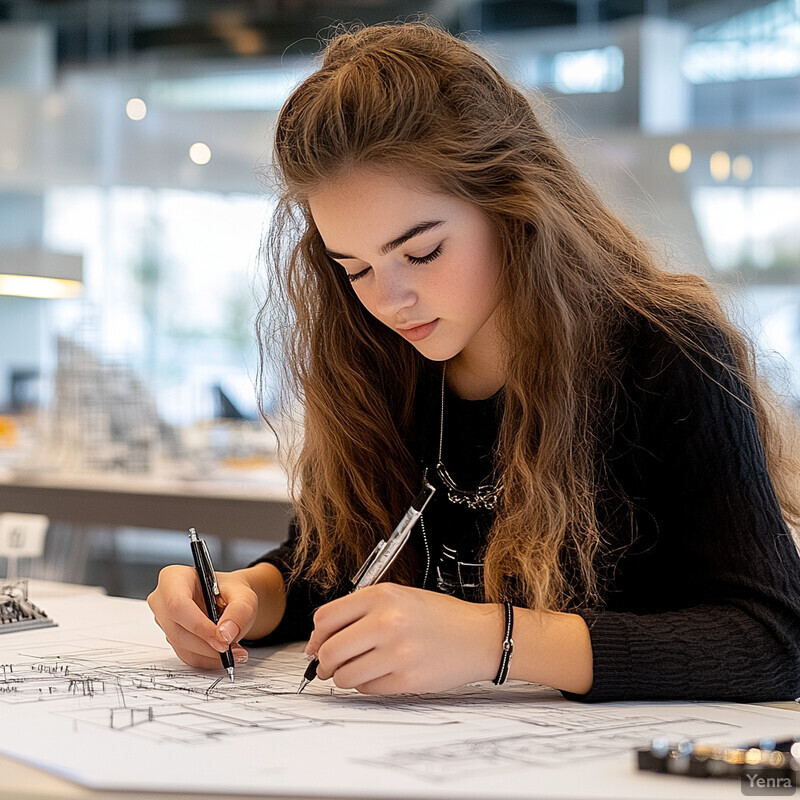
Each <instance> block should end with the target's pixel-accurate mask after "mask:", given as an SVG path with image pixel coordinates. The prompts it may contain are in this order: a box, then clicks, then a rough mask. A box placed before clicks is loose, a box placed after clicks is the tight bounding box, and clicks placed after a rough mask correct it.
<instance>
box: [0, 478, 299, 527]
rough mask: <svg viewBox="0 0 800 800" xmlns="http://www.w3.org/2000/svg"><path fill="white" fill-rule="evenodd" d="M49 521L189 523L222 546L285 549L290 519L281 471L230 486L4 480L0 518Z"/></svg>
mask: <svg viewBox="0 0 800 800" xmlns="http://www.w3.org/2000/svg"><path fill="white" fill-rule="evenodd" d="M4 511H13V512H18V513H28V514H44V515H46V516H47V517H49V518H50V520H51V521H53V522H65V523H74V524H81V525H100V526H107V527H112V528H113V527H131V528H154V529H157V530H180V531H182V530H184V529H185V528H186V525H187V522H186V521H187V520H203V522H202V525H203V529H204V530H206V531H208V532H213V533H214V535H215V536H219V537H220V538H223V539H225V538H232V539H255V540H259V541H279V540H282V539H283V538H284V535H285V533H286V528H287V524H288V519H289V515H290V514H291V503H290V502H289V497H288V493H287V488H286V477H285V475H284V473H283V472H282V471H281V470H280V469H278V468H277V467H276V468H274V469H271V470H263V471H259V473H258V474H257V475H249V476H239V477H238V478H237V477H234V475H229V476H227V477H226V479H225V480H218V481H217V480H202V481H185V480H176V479H174V478H161V477H157V476H156V477H150V476H137V475H69V474H63V473H50V474H46V473H37V474H35V475H31V474H14V473H11V472H5V473H2V472H0V513H2V512H4Z"/></svg>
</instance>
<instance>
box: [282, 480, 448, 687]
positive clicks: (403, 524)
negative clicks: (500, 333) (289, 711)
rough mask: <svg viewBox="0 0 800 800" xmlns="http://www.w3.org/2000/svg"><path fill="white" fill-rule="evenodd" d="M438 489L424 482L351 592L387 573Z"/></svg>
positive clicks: (313, 669) (310, 672) (307, 679)
mask: <svg viewBox="0 0 800 800" xmlns="http://www.w3.org/2000/svg"><path fill="white" fill-rule="evenodd" d="M435 492H436V489H435V488H434V487H433V486H431V485H430V484H429V483H426V484H425V486H423V487H422V491H421V492H420V493H419V494H418V495H417V496H416V497H415V498H414V500H413V501H412V503H411V506H410V507H409V509H408V511H406V513H405V514H404V515H403V519H401V520H400V522H398V523H397V527H396V528H395V529H394V530H393V531H392V535H391V536H390V537H389V538H388V539H381V540H380V542H378V544H377V545H376V546H375V549H374V550H373V551H372V552H371V553H370V554H369V557H368V558H367V560H366V561H365V562H364V564H363V565H362V566H361V569H360V570H359V571H358V572H357V573H356V574H355V577H354V578H353V579H352V582H353V584H354V585H353V588H352V589H351V590H350V592H351V594H352V592H355V591H357V590H358V589H363V588H364V587H365V586H372V584H373V583H377V582H378V581H379V580H380V579H381V578H382V577H383V576H384V575H385V574H386V571H387V570H388V569H389V567H391V566H392V564H393V562H394V560H395V558H397V555H398V553H399V552H400V551H401V550H402V549H403V546H404V545H405V543H406V542H407V541H408V537H409V536H410V535H411V529H412V528H413V527H414V525H416V523H417V520H418V519H419V518H420V517H421V516H422V512H423V511H424V510H425V506H426V505H428V502H429V501H430V499H431V497H433V495H434V493H435ZM318 664H319V661H318V660H317V659H316V658H314V659H312V660H311V662H310V663H309V665H308V667H306V671H305V674H304V675H303V680H302V681H301V682H300V688H299V689H298V690H297V694H300V692H302V691H303V689H305V688H306V686H308V684H309V683H311V681H313V680H314V678H316V677H317V665H318Z"/></svg>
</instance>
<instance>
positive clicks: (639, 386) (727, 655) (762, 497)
mask: <svg viewBox="0 0 800 800" xmlns="http://www.w3.org/2000/svg"><path fill="white" fill-rule="evenodd" d="M708 346H709V349H710V350H711V352H712V353H714V354H715V355H716V356H717V357H718V358H719V361H721V362H723V363H724V364H731V363H733V356H732V354H731V352H730V348H729V346H728V344H727V342H726V340H724V339H723V338H722V336H721V334H720V333H719V332H712V333H711V334H710V339H709V342H708ZM719 361H717V360H715V359H714V358H710V357H706V356H703V357H700V358H697V357H694V356H693V357H691V358H690V357H689V356H687V355H685V354H684V353H682V352H681V351H680V350H678V348H677V347H675V346H672V345H669V344H665V342H664V340H663V337H661V339H660V343H659V344H658V346H657V347H655V349H653V348H650V350H649V356H648V358H647V359H646V360H645V361H644V362H643V364H639V365H637V369H636V370H634V374H633V375H632V377H631V376H629V377H630V380H629V382H628V385H627V386H626V387H625V401H624V402H625V405H626V408H627V412H626V414H625V415H624V416H625V422H624V424H623V425H622V426H621V427H620V429H619V431H617V432H616V433H615V445H614V446H613V447H612V448H611V450H612V452H613V456H612V457H611V458H610V461H611V467H610V468H611V470H612V471H613V472H615V473H616V477H617V479H618V486H619V488H620V489H622V490H623V491H624V492H625V494H626V496H627V498H628V499H629V507H630V509H631V511H630V516H629V518H628V520H627V531H628V533H627V535H628V538H629V539H630V531H631V530H633V534H634V535H633V542H632V544H630V546H629V547H628V548H626V549H625V550H624V554H623V555H622V556H621V557H620V559H619V561H618V562H617V564H616V567H615V569H614V570H613V574H612V577H611V579H610V581H609V590H608V593H607V603H606V605H605V607H604V608H602V609H588V610H579V611H578V612H577V613H579V614H580V615H581V616H582V617H583V619H584V620H585V621H586V623H587V626H588V628H589V632H590V636H591V643H592V657H593V668H594V682H593V685H592V688H591V690H590V691H589V692H588V693H587V694H585V695H574V694H571V693H564V694H565V696H566V697H568V698H570V699H575V700H582V701H585V702H597V701H610V700H622V699H625V700H634V699H653V700H659V699H661V700H667V699H671V700H675V699H681V700H731V701H740V702H757V701H768V700H786V699H793V698H794V697H796V696H797V695H798V694H800V559H798V553H797V548H796V546H795V543H794V540H793V538H792V536H791V534H790V532H789V530H788V528H787V526H786V523H785V521H784V519H783V517H782V514H781V511H780V508H779V505H778V501H777V499H776V496H775V492H774V490H773V486H772V483H771V480H770V477H769V474H768V472H767V467H766V461H765V456H764V451H763V447H762V443H761V440H760V437H759V434H758V429H757V424H756V419H755V416H754V414H753V412H752V410H751V408H750V405H749V404H750V396H749V393H748V391H747V389H746V387H745V386H744V385H743V384H742V383H741V381H739V380H738V379H737V378H736V377H734V376H733V375H731V373H730V372H729V371H728V370H727V369H725V367H724V366H723V365H722V364H720V363H719ZM610 534H611V538H612V539H613V538H614V535H613V532H610ZM617 534H618V536H619V541H621V540H622V538H623V534H622V532H621V531H617Z"/></svg>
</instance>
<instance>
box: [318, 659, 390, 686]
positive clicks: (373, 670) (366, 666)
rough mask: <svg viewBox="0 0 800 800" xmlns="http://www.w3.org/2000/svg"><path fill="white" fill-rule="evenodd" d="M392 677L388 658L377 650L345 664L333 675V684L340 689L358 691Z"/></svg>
mask: <svg viewBox="0 0 800 800" xmlns="http://www.w3.org/2000/svg"><path fill="white" fill-rule="evenodd" d="M389 675H391V670H390V668H389V666H388V664H387V661H386V657H385V656H382V655H381V654H380V653H379V652H378V651H376V650H370V651H369V652H368V653H364V654H363V655H360V656H358V657H357V658H354V659H352V660H350V661H348V662H347V663H346V664H343V665H342V666H341V667H339V668H338V669H337V670H336V671H335V672H334V673H333V676H332V677H333V682H334V683H335V684H336V685H337V686H338V687H339V688H340V689H356V688H358V687H360V686H367V685H369V684H370V683H372V682H375V681H378V680H379V679H381V678H385V677H387V676H389Z"/></svg>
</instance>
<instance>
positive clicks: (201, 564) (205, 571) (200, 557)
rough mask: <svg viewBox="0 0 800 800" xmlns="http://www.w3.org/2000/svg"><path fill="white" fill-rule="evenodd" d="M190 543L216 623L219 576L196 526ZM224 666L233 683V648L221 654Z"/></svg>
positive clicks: (202, 587)
mask: <svg viewBox="0 0 800 800" xmlns="http://www.w3.org/2000/svg"><path fill="white" fill-rule="evenodd" d="M189 543H190V545H191V548H192V558H193V559H194V567H195V569H196V570H197V577H198V578H200V589H201V591H202V592H203V600H204V601H205V604H206V611H207V612H208V616H209V617H210V618H211V621H212V622H213V623H214V624H215V625H216V624H217V623H218V622H219V609H218V608H217V597H219V586H218V585H217V576H216V573H215V572H214V565H213V564H212V563H211V556H210V555H209V554H208V548H207V547H206V543H205V542H204V541H203V540H202V539H201V538H200V537H199V536H198V535H197V531H196V530H195V529H194V528H189ZM219 657H220V660H221V661H222V666H223V667H225V669H226V670H227V671H228V677H229V678H230V679H231V683H233V664H234V661H233V650H231V648H230V647H228V649H227V650H226V651H225V652H224V653H220V654H219Z"/></svg>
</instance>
